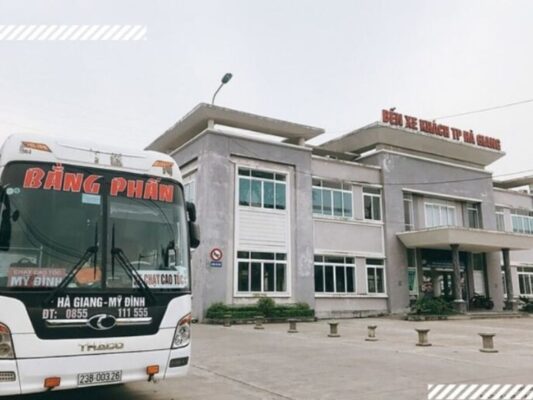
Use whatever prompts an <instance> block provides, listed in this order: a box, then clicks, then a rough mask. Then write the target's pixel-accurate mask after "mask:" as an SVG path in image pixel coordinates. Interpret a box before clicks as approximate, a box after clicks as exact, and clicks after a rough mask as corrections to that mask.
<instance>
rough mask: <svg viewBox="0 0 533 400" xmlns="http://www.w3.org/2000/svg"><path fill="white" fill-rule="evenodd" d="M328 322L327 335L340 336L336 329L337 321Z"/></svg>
mask: <svg viewBox="0 0 533 400" xmlns="http://www.w3.org/2000/svg"><path fill="white" fill-rule="evenodd" d="M328 324H329V335H328V337H340V336H341V335H339V331H338V326H339V323H338V322H336V321H334V322H328Z"/></svg>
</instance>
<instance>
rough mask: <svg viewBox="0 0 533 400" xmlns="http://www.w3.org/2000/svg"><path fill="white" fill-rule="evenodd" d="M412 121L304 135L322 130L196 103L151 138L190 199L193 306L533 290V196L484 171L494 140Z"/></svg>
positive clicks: (355, 303) (325, 311) (330, 304)
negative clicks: (323, 138)
mask: <svg viewBox="0 0 533 400" xmlns="http://www.w3.org/2000/svg"><path fill="white" fill-rule="evenodd" d="M414 120H415V119H414V118H412V117H406V116H403V115H400V114H397V113H394V112H392V111H384V112H383V120H382V121H380V122H377V123H375V124H372V125H369V126H367V127H364V128H361V129H358V130H355V131H353V132H351V133H348V134H347V135H344V136H342V137H341V138H338V139H335V140H332V141H329V142H327V143H324V144H323V145H321V146H318V147H313V146H309V145H308V144H306V141H308V140H309V139H312V138H315V137H317V136H318V135H320V134H322V133H323V130H322V129H320V128H314V127H309V126H305V125H301V124H295V123H291V122H287V121H281V120H276V119H272V118H267V117H263V116H258V115H253V114H248V113H244V112H241V111H236V110H230V109H226V108H222V107H218V106H212V105H206V104H200V105H198V106H197V107H196V108H195V109H193V110H192V111H191V112H190V113H189V114H187V115H186V116H185V117H184V118H183V119H182V120H180V121H179V122H178V123H176V125H174V126H173V127H172V128H170V129H169V130H168V131H167V132H165V133H164V134H163V135H161V136H160V137H159V138H157V139H156V140H155V141H154V142H153V143H152V144H151V145H150V146H149V147H148V149H151V150H157V151H162V152H165V153H168V154H171V155H172V157H173V158H174V159H175V160H176V161H177V163H178V165H179V166H180V167H181V169H182V174H183V176H184V183H185V192H186V196H187V198H188V199H189V200H190V201H193V202H194V203H195V204H196V206H197V209H198V219H199V224H200V226H201V230H202V244H201V245H200V247H199V248H198V249H196V250H195V251H194V254H193V265H194V268H193V271H192V272H193V313H194V316H195V317H196V318H198V319H202V318H203V317H204V315H205V311H206V309H207V308H208V307H209V306H210V305H211V304H213V303H215V302H223V303H227V304H250V303H255V302H256V301H257V299H258V298H259V297H262V296H269V297H272V298H274V299H275V300H276V302H279V303H296V302H305V303H307V304H309V305H310V306H311V307H312V308H314V309H315V312H316V315H317V316H318V317H354V316H364V315H375V314H381V313H391V312H404V311H406V310H408V309H409V305H410V302H411V301H412V300H413V299H415V298H417V297H418V296H421V295H429V294H431V295H433V296H446V297H449V298H451V299H453V300H454V304H455V305H456V307H457V309H458V310H460V311H465V310H467V309H468V308H469V304H470V303H471V299H472V298H473V296H474V295H476V294H478V295H486V296H490V297H491V298H492V299H493V301H494V303H495V309H496V310H502V309H503V308H505V307H507V308H509V309H512V308H516V303H515V302H513V300H515V298H516V297H517V296H519V295H533V293H532V292H533V268H532V266H533V252H531V251H529V249H531V248H533V236H531V235H533V202H532V197H531V196H530V195H529V194H525V193H522V192H517V191H515V190H510V189H512V188H514V187H516V186H523V184H524V182H523V181H520V182H510V181H508V182H497V183H495V182H493V179H492V175H491V173H490V172H489V171H487V170H486V167H487V166H488V165H490V163H492V162H494V161H496V160H497V159H499V158H500V157H502V156H503V155H504V153H503V152H502V151H501V150H499V147H500V145H499V142H497V141H496V140H495V139H492V138H488V137H486V136H482V135H478V136H477V137H474V139H472V137H473V136H471V135H473V134H472V133H471V132H466V131H465V132H464V133H463V131H460V132H461V135H459V133H458V132H459V130H457V129H455V128H448V127H444V126H442V125H435V124H434V126H431V125H430V126H429V127H428V125H424V124H423V123H424V122H425V121H422V120H420V121H418V120H416V125H415V124H414ZM423 127H424V129H421V128H423ZM445 128H446V129H445ZM472 141H473V142H472ZM532 183H533V182H532ZM518 184H520V185H518ZM525 184H529V182H526V183H525ZM495 186H498V187H495ZM506 293H507V295H508V294H509V293H510V296H508V297H506ZM506 300H507V303H506Z"/></svg>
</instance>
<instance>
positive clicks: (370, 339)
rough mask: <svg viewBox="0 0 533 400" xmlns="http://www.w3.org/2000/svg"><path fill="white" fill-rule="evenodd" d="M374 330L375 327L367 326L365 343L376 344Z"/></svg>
mask: <svg viewBox="0 0 533 400" xmlns="http://www.w3.org/2000/svg"><path fill="white" fill-rule="evenodd" d="M376 328H377V325H368V336H367V337H366V338H365V340H366V341H367V342H377V340H378V338H377V337H376Z"/></svg>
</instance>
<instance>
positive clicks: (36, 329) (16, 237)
mask: <svg viewBox="0 0 533 400" xmlns="http://www.w3.org/2000/svg"><path fill="white" fill-rule="evenodd" d="M195 214H196V212H195V209H194V206H193V205H192V204H190V203H186V202H185V200H184V196H183V186H182V183H181V175H180V171H179V169H178V167H177V165H176V164H175V162H174V161H173V160H172V158H170V157H169V156H167V155H164V154H160V153H156V152H149V151H138V152H135V151H124V149H112V148H106V147H105V146H101V145H98V144H84V143H81V142H74V141H71V140H57V139H50V138H45V137H39V136H33V135H29V136H28V135H26V136H21V135H14V136H11V137H9V138H8V139H7V140H6V141H5V143H4V144H3V147H2V148H1V150H0V218H1V221H0V396H2V395H13V394H23V393H33V392H40V391H48V390H61V389H70V388H79V387H86V386H90V385H105V384H117V383H126V382H132V381H141V380H145V381H157V380H159V379H167V378H173V377H178V376H182V375H185V374H186V372H187V369H188V365H189V357H190V348H191V345H190V340H191V339H190V324H191V279H190V264H189V259H190V257H189V249H190V247H195V246H197V245H198V229H197V227H196V224H195V223H194V222H195V219H196V216H195Z"/></svg>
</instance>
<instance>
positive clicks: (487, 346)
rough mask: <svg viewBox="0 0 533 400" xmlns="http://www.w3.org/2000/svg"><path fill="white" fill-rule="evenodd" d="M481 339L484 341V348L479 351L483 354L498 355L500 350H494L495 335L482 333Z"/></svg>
mask: <svg viewBox="0 0 533 400" xmlns="http://www.w3.org/2000/svg"><path fill="white" fill-rule="evenodd" d="M479 336H481V339H482V341H483V348H481V349H479V351H481V352H482V353H497V352H498V350H496V349H495V348H494V340H493V338H494V336H496V334H494V333H480V334H479Z"/></svg>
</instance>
